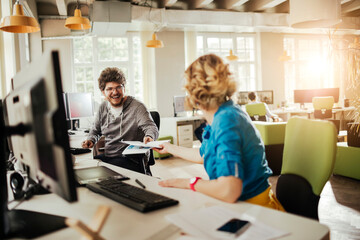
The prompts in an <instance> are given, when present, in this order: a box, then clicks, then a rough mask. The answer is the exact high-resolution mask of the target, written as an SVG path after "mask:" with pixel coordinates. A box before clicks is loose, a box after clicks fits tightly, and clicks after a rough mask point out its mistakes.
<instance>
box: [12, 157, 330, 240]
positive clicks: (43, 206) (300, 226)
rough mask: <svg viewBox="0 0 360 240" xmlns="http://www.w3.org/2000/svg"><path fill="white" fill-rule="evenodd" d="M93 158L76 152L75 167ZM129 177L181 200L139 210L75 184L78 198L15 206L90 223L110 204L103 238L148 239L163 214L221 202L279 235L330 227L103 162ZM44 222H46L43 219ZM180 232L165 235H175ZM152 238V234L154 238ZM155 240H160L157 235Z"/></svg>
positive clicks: (325, 235) (62, 235) (72, 235)
mask: <svg viewBox="0 0 360 240" xmlns="http://www.w3.org/2000/svg"><path fill="white" fill-rule="evenodd" d="M96 163H97V161H96V160H91V154H83V155H78V156H77V163H76V167H77V168H81V167H89V166H94V165H96ZM102 164H103V165H106V166H107V167H110V168H112V169H114V170H116V171H118V172H120V173H122V174H124V175H127V176H128V177H130V178H131V179H130V180H128V181H127V182H128V183H130V184H133V185H135V186H137V185H136V183H135V181H134V180H135V179H136V178H138V179H139V180H140V181H141V182H143V183H144V184H145V185H146V188H147V189H148V190H150V191H153V192H156V193H160V194H163V195H166V196H169V197H172V198H174V199H177V200H179V201H180V203H179V205H177V206H173V207H169V208H165V209H161V210H156V211H153V212H149V213H145V214H144V213H140V212H137V211H135V210H133V209H130V208H128V207H125V206H123V205H121V204H119V203H117V202H114V201H112V200H110V199H108V198H105V197H103V196H101V195H98V194H96V193H93V192H91V191H90V190H88V189H86V188H83V187H81V188H78V190H77V193H78V199H79V200H78V202H76V203H72V204H70V203H68V202H66V201H64V200H62V199H61V198H59V197H57V196H56V195H54V194H48V195H42V196H34V197H33V198H32V199H31V200H30V201H25V202H24V203H22V204H21V205H20V206H19V207H18V209H27V210H33V211H39V212H45V213H50V214H55V215H60V216H66V217H72V218H77V219H80V220H82V221H83V222H84V223H89V222H90V220H91V218H92V217H93V215H94V213H95V211H96V210H97V208H98V206H100V205H108V206H110V207H111V213H110V216H109V218H108V220H107V222H106V223H105V226H104V228H103V229H102V231H101V235H102V236H103V237H104V238H105V239H147V238H149V237H151V236H154V235H155V234H157V233H158V232H159V231H161V230H163V229H164V228H166V227H168V226H169V223H168V222H167V220H166V219H165V218H164V216H166V215H168V214H172V213H177V212H180V211H192V210H196V209H199V208H202V207H208V206H214V205H223V206H225V207H227V208H231V209H233V210H234V211H238V212H239V213H243V212H247V213H248V214H250V215H252V216H254V217H256V218H257V219H258V220H260V221H262V222H263V223H265V224H267V225H269V226H273V227H276V228H279V229H283V230H286V231H289V232H291V234H290V235H288V236H285V237H284V238H281V239H329V235H330V234H329V229H328V227H326V226H325V225H322V224H320V223H318V222H317V221H314V220H310V219H306V218H303V217H298V216H295V215H292V214H287V213H283V212H279V211H275V210H272V209H267V208H263V207H260V206H257V205H252V204H249V203H245V202H238V203H236V204H228V203H224V202H221V201H219V200H216V199H214V198H211V197H208V196H205V195H203V194H201V193H197V192H193V191H190V190H185V189H176V188H163V187H160V186H158V184H157V183H158V181H159V180H158V179H157V178H154V177H149V176H146V175H143V174H139V173H136V172H132V171H129V170H126V169H123V168H119V167H115V166H113V165H108V164H104V163H102ZM44 224H45V223H44ZM179 237H180V234H179V232H178V233H176V234H175V235H173V236H172V237H167V238H166V239H177V238H179ZM80 238H81V236H80V235H79V234H78V233H77V232H76V231H75V230H73V229H71V228H66V229H63V230H60V231H57V232H54V233H51V234H48V235H45V236H42V237H40V238H39V239H52V240H53V239H64V240H65V239H66V240H68V239H80ZM154 239H155V238H154ZM156 239H157V240H161V238H159V236H157V237H156Z"/></svg>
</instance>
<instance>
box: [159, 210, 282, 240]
mask: <svg viewBox="0 0 360 240" xmlns="http://www.w3.org/2000/svg"><path fill="white" fill-rule="evenodd" d="M233 218H238V219H242V220H247V221H249V222H251V225H250V227H249V228H247V229H246V230H245V231H244V232H243V233H242V234H241V235H239V236H237V237H236V239H238V240H240V239H241V240H245V239H258V240H261V239H262V240H266V239H274V238H279V237H282V236H285V235H288V234H289V232H286V231H284V230H280V229H276V228H274V227H271V226H269V225H266V224H264V223H262V222H260V221H259V220H256V219H255V218H254V217H252V216H250V215H248V214H246V213H243V214H241V213H237V212H236V211H234V210H231V209H228V208H225V207H222V206H213V207H207V208H202V209H199V210H197V211H191V212H182V213H177V214H171V215H167V216H166V219H167V220H168V221H170V222H171V223H173V224H175V225H176V226H178V227H180V228H181V229H182V230H183V231H184V232H186V233H188V234H189V235H191V236H192V237H196V238H200V239H229V238H227V237H223V236H222V235H219V232H218V230H217V229H218V228H219V227H220V226H222V225H223V224H224V223H226V222H228V221H229V220H231V219H233Z"/></svg>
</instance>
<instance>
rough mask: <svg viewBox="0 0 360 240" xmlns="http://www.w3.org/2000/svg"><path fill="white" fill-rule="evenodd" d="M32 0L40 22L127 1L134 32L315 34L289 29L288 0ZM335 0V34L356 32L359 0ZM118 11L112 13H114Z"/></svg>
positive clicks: (359, 23) (359, 31)
mask: <svg viewBox="0 0 360 240" xmlns="http://www.w3.org/2000/svg"><path fill="white" fill-rule="evenodd" d="M20 1H21V0H20ZM22 1H26V0H22ZM27 1H31V0H27ZM32 1H33V2H35V3H36V9H37V15H38V17H39V19H40V21H42V20H48V19H63V20H65V18H66V17H68V16H73V14H74V10H75V8H76V7H77V6H79V8H80V9H81V12H82V15H83V16H88V17H89V18H90V20H91V21H93V20H94V18H92V17H93V16H92V14H91V13H92V9H93V6H95V4H94V3H95V2H96V3H100V2H101V3H107V2H126V3H127V4H128V3H131V6H132V10H131V12H132V16H131V17H130V18H131V24H128V27H127V30H135V31H153V30H154V25H158V26H160V27H156V28H157V30H156V29H155V30H156V31H159V30H161V31H162V30H195V31H208V32H211V31H216V32H254V31H261V32H267V31H271V32H287V33H318V30H319V29H315V30H312V29H310V30H305V29H300V30H299V29H294V28H291V27H290V25H289V23H288V16H289V14H288V13H289V8H290V7H289V0H127V1H126V0H124V1H120V0H117V1H116V0H109V1H107V0H105V1H95V0H32ZM315 1H317V0H315ZM339 1H340V2H341V17H342V23H341V24H339V25H338V29H339V31H337V33H336V34H356V35H358V34H360V0H339ZM112 11H114V10H112ZM149 12H150V13H151V14H150V13H149ZM224 12H226V14H224ZM122 14H123V13H121V12H120V13H117V12H116V15H122ZM150 15H151V17H150ZM154 19H155V20H154ZM156 19H159V20H158V21H157V20H156ZM320 30H323V29H320ZM45 35H46V34H45Z"/></svg>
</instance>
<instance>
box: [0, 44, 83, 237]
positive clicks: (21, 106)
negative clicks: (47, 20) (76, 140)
mask: <svg viewBox="0 0 360 240" xmlns="http://www.w3.org/2000/svg"><path fill="white" fill-rule="evenodd" d="M17 78H21V79H22V80H24V79H26V81H23V82H24V84H23V85H18V86H17V87H16V88H15V89H14V90H13V91H12V92H10V94H9V95H7V96H6V98H5V100H4V102H3V106H2V107H1V110H4V113H3V112H1V115H0V116H3V118H2V121H1V126H0V128H1V132H2V133H5V134H3V135H2V137H1V147H3V146H4V145H5V141H6V136H5V135H8V136H10V141H11V143H12V150H13V153H14V155H15V157H16V158H17V161H20V162H21V163H22V164H24V165H25V166H26V169H29V171H28V172H27V174H28V176H29V177H30V178H31V179H32V180H33V181H34V183H35V185H40V186H42V187H43V188H45V189H46V190H48V191H50V192H52V193H55V194H57V195H58V196H60V197H62V198H63V199H65V200H67V201H69V202H74V201H76V200H77V193H76V182H75V178H74V171H73V164H72V158H71V154H70V146H69V137H68V133H67V129H66V120H65V106H64V100H63V95H62V83H61V75H60V62H59V53H58V52H57V51H53V52H48V53H45V54H44V55H43V56H42V57H41V58H40V59H39V60H38V61H35V62H33V63H31V64H30V65H29V67H28V68H26V69H24V70H22V71H21V72H19V73H18V74H16V76H15V77H14V80H16V79H17ZM0 155H1V159H0V162H1V163H0V164H1V167H0V171H1V172H0V178H1V180H3V181H1V186H0V188H1V189H2V190H1V195H0V238H4V237H6V238H7V237H26V238H35V237H38V236H40V235H43V234H45V233H48V232H51V231H55V230H58V229H60V228H62V227H66V225H65V218H63V217H59V216H53V215H49V214H43V213H38V212H31V211H24V210H8V207H7V204H8V203H7V199H8V198H7V190H4V189H7V184H6V168H5V156H4V155H3V154H2V153H1V154H0Z"/></svg>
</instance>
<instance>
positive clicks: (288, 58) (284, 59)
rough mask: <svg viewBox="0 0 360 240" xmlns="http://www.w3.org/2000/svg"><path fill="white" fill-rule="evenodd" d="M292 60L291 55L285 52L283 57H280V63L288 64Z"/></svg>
mask: <svg viewBox="0 0 360 240" xmlns="http://www.w3.org/2000/svg"><path fill="white" fill-rule="evenodd" d="M290 60H291V56H289V55H288V54H287V51H286V50H284V52H283V55H281V56H280V57H279V61H280V62H286V61H290Z"/></svg>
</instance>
